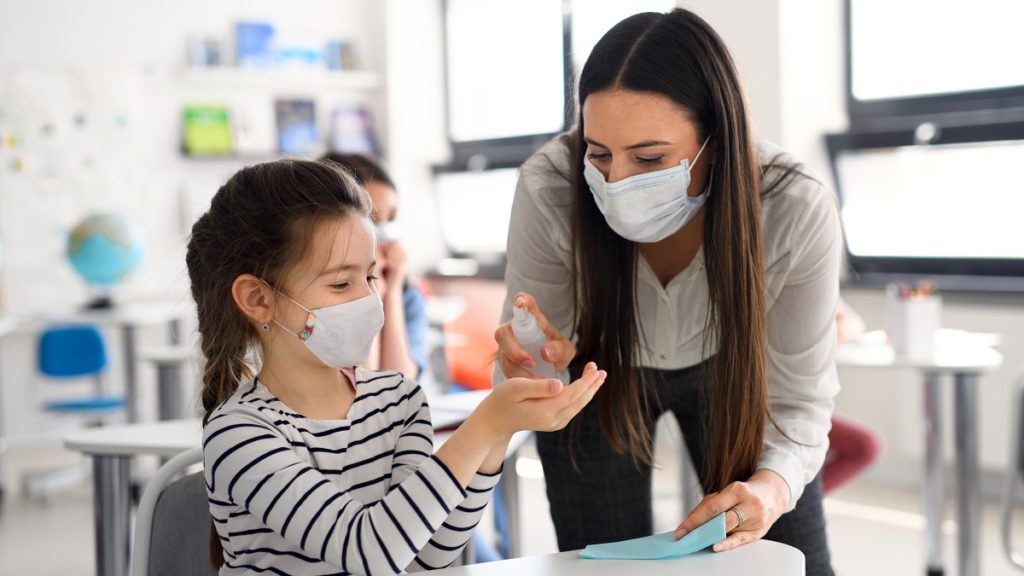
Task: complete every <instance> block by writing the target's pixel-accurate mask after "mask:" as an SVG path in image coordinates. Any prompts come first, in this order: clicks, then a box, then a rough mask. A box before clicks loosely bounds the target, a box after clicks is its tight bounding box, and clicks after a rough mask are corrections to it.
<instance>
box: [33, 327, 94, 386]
mask: <svg viewBox="0 0 1024 576" xmlns="http://www.w3.org/2000/svg"><path fill="white" fill-rule="evenodd" d="M106 365H107V348H106V346H105V345H104V343H103V335H102V334H101V333H100V331H99V329H97V328H96V327H95V326H56V327H53V328H49V329H47V330H45V331H43V333H42V334H41V335H40V337H39V371H40V372H42V373H43V374H46V375H47V376H53V377H57V378H72V377H76V376H86V375H92V374H98V373H99V372H100V371H101V370H103V368H104V367H106Z"/></svg>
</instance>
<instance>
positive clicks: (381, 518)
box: [186, 160, 604, 575]
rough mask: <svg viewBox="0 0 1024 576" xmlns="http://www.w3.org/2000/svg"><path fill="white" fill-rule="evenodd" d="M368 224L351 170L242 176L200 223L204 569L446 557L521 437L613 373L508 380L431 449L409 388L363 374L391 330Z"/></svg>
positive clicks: (402, 564)
mask: <svg viewBox="0 0 1024 576" xmlns="http://www.w3.org/2000/svg"><path fill="white" fill-rule="evenodd" d="M368 215H369V205H368V201H367V199H366V197H365V192H363V191H362V190H361V189H360V187H359V186H358V185H357V184H356V182H355V181H354V180H353V179H352V178H351V177H350V176H348V175H347V174H345V173H343V172H342V171H340V170H338V169H337V168H333V167H330V166H327V165H325V164H321V163H317V162H306V161H298V160H281V161H276V162H271V163H267V164H262V165H258V166H254V167H249V168H245V169H243V170H241V171H239V172H238V173H237V174H235V176H233V177H232V178H231V179H230V180H229V181H228V182H227V184H225V185H224V186H223V187H222V188H221V189H220V190H219V191H218V192H217V194H216V195H215V196H214V198H213V201H212V202H211V205H210V210H209V211H208V212H207V213H206V214H204V215H203V216H202V217H200V218H199V220H198V221H197V222H196V223H195V225H194V226H193V228H192V237H191V239H190V241H189V245H188V253H187V256H186V261H187V264H188V271H189V277H190V278H191V281H192V294H193V297H194V298H195V301H196V304H197V308H198V315H199V332H200V336H201V346H202V351H203V354H204V356H205V357H206V362H207V363H206V369H205V373H204V375H203V391H202V401H203V407H204V409H205V410H206V415H205V419H204V421H205V426H204V438H203V447H204V461H205V477H206V483H207V491H208V494H209V501H210V511H211V514H212V517H213V528H214V530H212V531H211V560H212V561H213V562H214V563H215V565H218V566H220V573H221V574H222V575H223V574H232V575H235V574H265V573H273V574H303V575H307V574H346V573H351V574H395V573H399V572H401V571H403V570H406V569H408V570H417V569H432V568H439V567H443V566H446V565H448V564H450V563H451V562H452V561H454V559H455V558H456V556H457V555H458V553H459V551H460V550H461V548H462V547H463V545H464V544H465V543H466V541H467V540H468V538H469V535H470V534H471V531H472V529H473V527H474V526H475V525H476V523H477V521H478V519H479V518H480V515H481V514H482V511H483V509H484V507H485V506H486V503H487V499H488V497H489V494H490V491H491V489H492V487H493V486H494V484H495V483H496V482H497V479H498V475H499V473H500V471H501V462H502V459H503V457H504V452H505V450H506V447H507V444H508V440H509V437H510V436H511V434H512V433H514V432H515V431H518V430H524V429H529V430H555V429H558V428H561V427H563V426H565V424H566V423H568V421H569V419H571V418H572V417H573V416H574V415H575V414H576V413H577V412H579V410H581V409H582V408H583V406H585V405H586V403H587V402H589V400H590V398H591V397H592V396H593V394H594V393H595V392H596V390H597V388H598V387H599V386H600V384H601V382H602V381H603V378H604V373H603V372H600V371H598V370H597V367H596V366H594V365H589V366H588V368H587V370H586V373H585V374H584V376H583V377H582V378H581V379H580V380H578V381H577V382H576V383H574V385H573V386H571V387H566V388H563V387H562V385H561V384H560V383H559V382H557V381H544V380H525V379H511V380H509V381H508V382H507V383H505V385H503V386H502V387H500V388H499V389H498V390H496V391H495V392H493V393H492V394H491V395H490V396H489V397H488V398H487V399H486V400H484V402H483V403H482V404H480V406H479V407H478V408H477V410H476V411H474V412H473V414H472V415H471V416H470V417H469V418H468V419H467V420H466V422H465V423H464V424H463V425H462V426H461V427H460V428H459V429H458V430H457V431H456V432H455V433H454V434H453V435H452V437H451V438H450V439H449V440H448V441H447V442H446V443H445V444H444V445H443V446H441V448H439V449H438V451H437V453H436V454H434V450H433V444H432V428H431V424H430V413H429V410H428V408H427V404H426V401H425V398H424V395H423V393H422V391H421V390H420V388H419V387H418V386H417V385H416V384H415V382H413V381H412V380H410V379H407V378H404V377H403V376H402V375H401V374H398V373H394V372H374V371H369V370H364V369H360V368H354V367H355V366H356V365H358V364H359V363H360V362H362V361H363V360H365V358H366V355H367V352H368V350H369V347H370V344H371V342H372V341H373V339H374V337H375V336H376V333H377V331H378V330H380V327H381V325H382V323H383V322H384V319H383V314H382V306H381V301H380V298H379V296H378V295H377V293H376V290H375V288H374V286H373V269H374V234H373V228H372V226H371V224H370V221H369V218H368ZM250 351H252V352H256V353H258V356H259V359H260V360H261V361H260V362H259V363H258V371H256V373H255V374H254V373H253V370H251V369H250V366H251V365H253V364H254V362H250V360H251V358H249V357H248V356H247V354H248V353H249V352H250Z"/></svg>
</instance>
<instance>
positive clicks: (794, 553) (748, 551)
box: [430, 540, 805, 576]
mask: <svg viewBox="0 0 1024 576" xmlns="http://www.w3.org/2000/svg"><path fill="white" fill-rule="evenodd" d="M804 565H805V562H804V555H803V553H801V552H800V551H799V550H797V549H796V548H793V547H791V546H786V545H785V544H779V543H778V542H769V541H768V540H757V541H756V542H751V543H750V544H746V545H744V546H740V547H739V548H736V549H734V550H730V551H729V552H722V553H718V554H716V553H714V552H710V551H703V552H697V553H696V554H691V555H689V556H684V557H682V558H676V559H674V560H583V559H582V558H580V557H579V552H578V551H574V552H562V553H559V554H546V555H544V556H527V557H525V558H516V559H513V560H502V561H500V562H488V563H486V564H472V565H469V566H458V567H455V568H446V569H444V570H435V571H432V572H431V573H430V574H431V576H522V575H524V574H529V575H530V576H621V575H624V574H644V575H645V576H676V575H678V574H701V575H703V576H716V575H720V574H721V575H726V574H728V575H730V576H732V575H734V574H757V575H758V576H803V574H804V570H805V568H804Z"/></svg>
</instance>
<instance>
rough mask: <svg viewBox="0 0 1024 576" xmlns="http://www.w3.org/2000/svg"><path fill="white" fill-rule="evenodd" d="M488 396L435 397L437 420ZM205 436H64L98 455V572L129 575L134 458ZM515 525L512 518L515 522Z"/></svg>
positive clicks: (197, 431)
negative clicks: (447, 398)
mask: <svg viewBox="0 0 1024 576" xmlns="http://www.w3.org/2000/svg"><path fill="white" fill-rule="evenodd" d="M458 396H462V395H458ZM485 396H486V394H475V395H472V396H466V397H465V398H458V399H451V400H448V401H445V400H442V399H435V400H434V401H433V402H434V403H436V404H437V405H438V408H439V409H442V408H447V409H446V410H438V412H439V414H438V417H437V419H436V420H435V421H434V425H435V427H438V428H445V427H449V426H452V425H455V424H457V423H458V422H461V421H462V420H464V419H465V418H466V416H467V415H468V414H469V412H471V411H472V409H473V407H475V406H476V404H478V403H479V402H480V401H481V400H482V399H483V398H484V397H485ZM466 408H468V411H464V412H462V413H461V414H458V415H457V414H454V411H455V410H459V409H463V410H465V409H466ZM202 436H203V431H202V421H201V420H199V419H188V420H167V421H163V422H154V423H146V424H126V425H123V426H107V427H104V428H92V429H85V430H79V431H76V432H74V433H71V434H69V435H68V436H66V437H65V438H64V446H65V447H66V448H68V449H70V450H75V451H78V452H82V453H83V454H86V455H88V456H91V457H92V459H93V515H94V523H95V531H96V539H95V546H96V574H102V575H103V576H127V574H128V566H129V564H128V562H129V554H130V550H131V505H132V500H131V474H130V470H131V461H132V458H134V457H135V456H137V455H140V454H153V455H157V456H164V457H168V458H169V457H172V456H175V455H176V454H179V453H181V452H184V451H185V450H188V449H189V448H193V447H196V446H200V445H201V444H202ZM450 437H451V432H445V431H439V432H438V433H437V434H436V435H435V442H434V444H435V447H439V446H441V445H442V444H444V442H445V441H446V440H447V439H448V438H450ZM529 437H530V434H529V433H523V432H520V433H518V434H516V435H515V436H514V437H513V439H512V442H511V443H510V444H509V449H508V452H507V453H506V455H505V457H506V459H509V458H512V457H513V456H514V455H515V453H516V452H517V451H518V450H519V448H520V447H521V446H522V445H523V443H524V442H525V441H526V440H527V439H528V438H529ZM513 468H514V465H513ZM506 472H508V471H507V470H506ZM511 472H512V474H511V475H514V472H515V470H514V469H513V470H512V471H511ZM505 475H506V474H503V476H505ZM513 486H514V485H513ZM505 496H506V498H511V499H508V500H506V501H507V502H509V509H510V511H511V510H512V509H515V508H516V504H517V501H516V500H515V494H505ZM510 516H511V514H510ZM512 525H513V524H512V522H511V518H510V523H509V526H512Z"/></svg>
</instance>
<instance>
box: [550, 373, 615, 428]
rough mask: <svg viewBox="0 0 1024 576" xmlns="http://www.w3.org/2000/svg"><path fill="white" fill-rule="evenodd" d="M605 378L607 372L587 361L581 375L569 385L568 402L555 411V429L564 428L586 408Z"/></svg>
mask: <svg viewBox="0 0 1024 576" xmlns="http://www.w3.org/2000/svg"><path fill="white" fill-rule="evenodd" d="M607 378H608V373H607V372H605V371H604V370H598V369H597V365H596V364H594V363H593V362H588V363H587V365H586V367H585V368H584V369H583V376H581V377H580V378H578V379H577V380H576V381H574V382H573V383H572V386H570V387H569V394H568V398H567V400H568V402H567V403H566V405H565V406H563V407H562V408H560V409H559V410H558V412H557V413H556V417H557V418H556V419H557V422H558V424H559V426H558V428H556V429H561V428H564V427H565V426H566V425H567V424H568V423H569V421H570V420H572V419H573V417H575V416H576V415H577V414H579V413H580V412H581V411H582V410H583V409H584V408H586V406H587V404H589V403H590V401H591V400H593V398H594V395H595V394H597V391H598V390H599V389H600V388H601V385H602V384H604V381H605V379H607Z"/></svg>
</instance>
